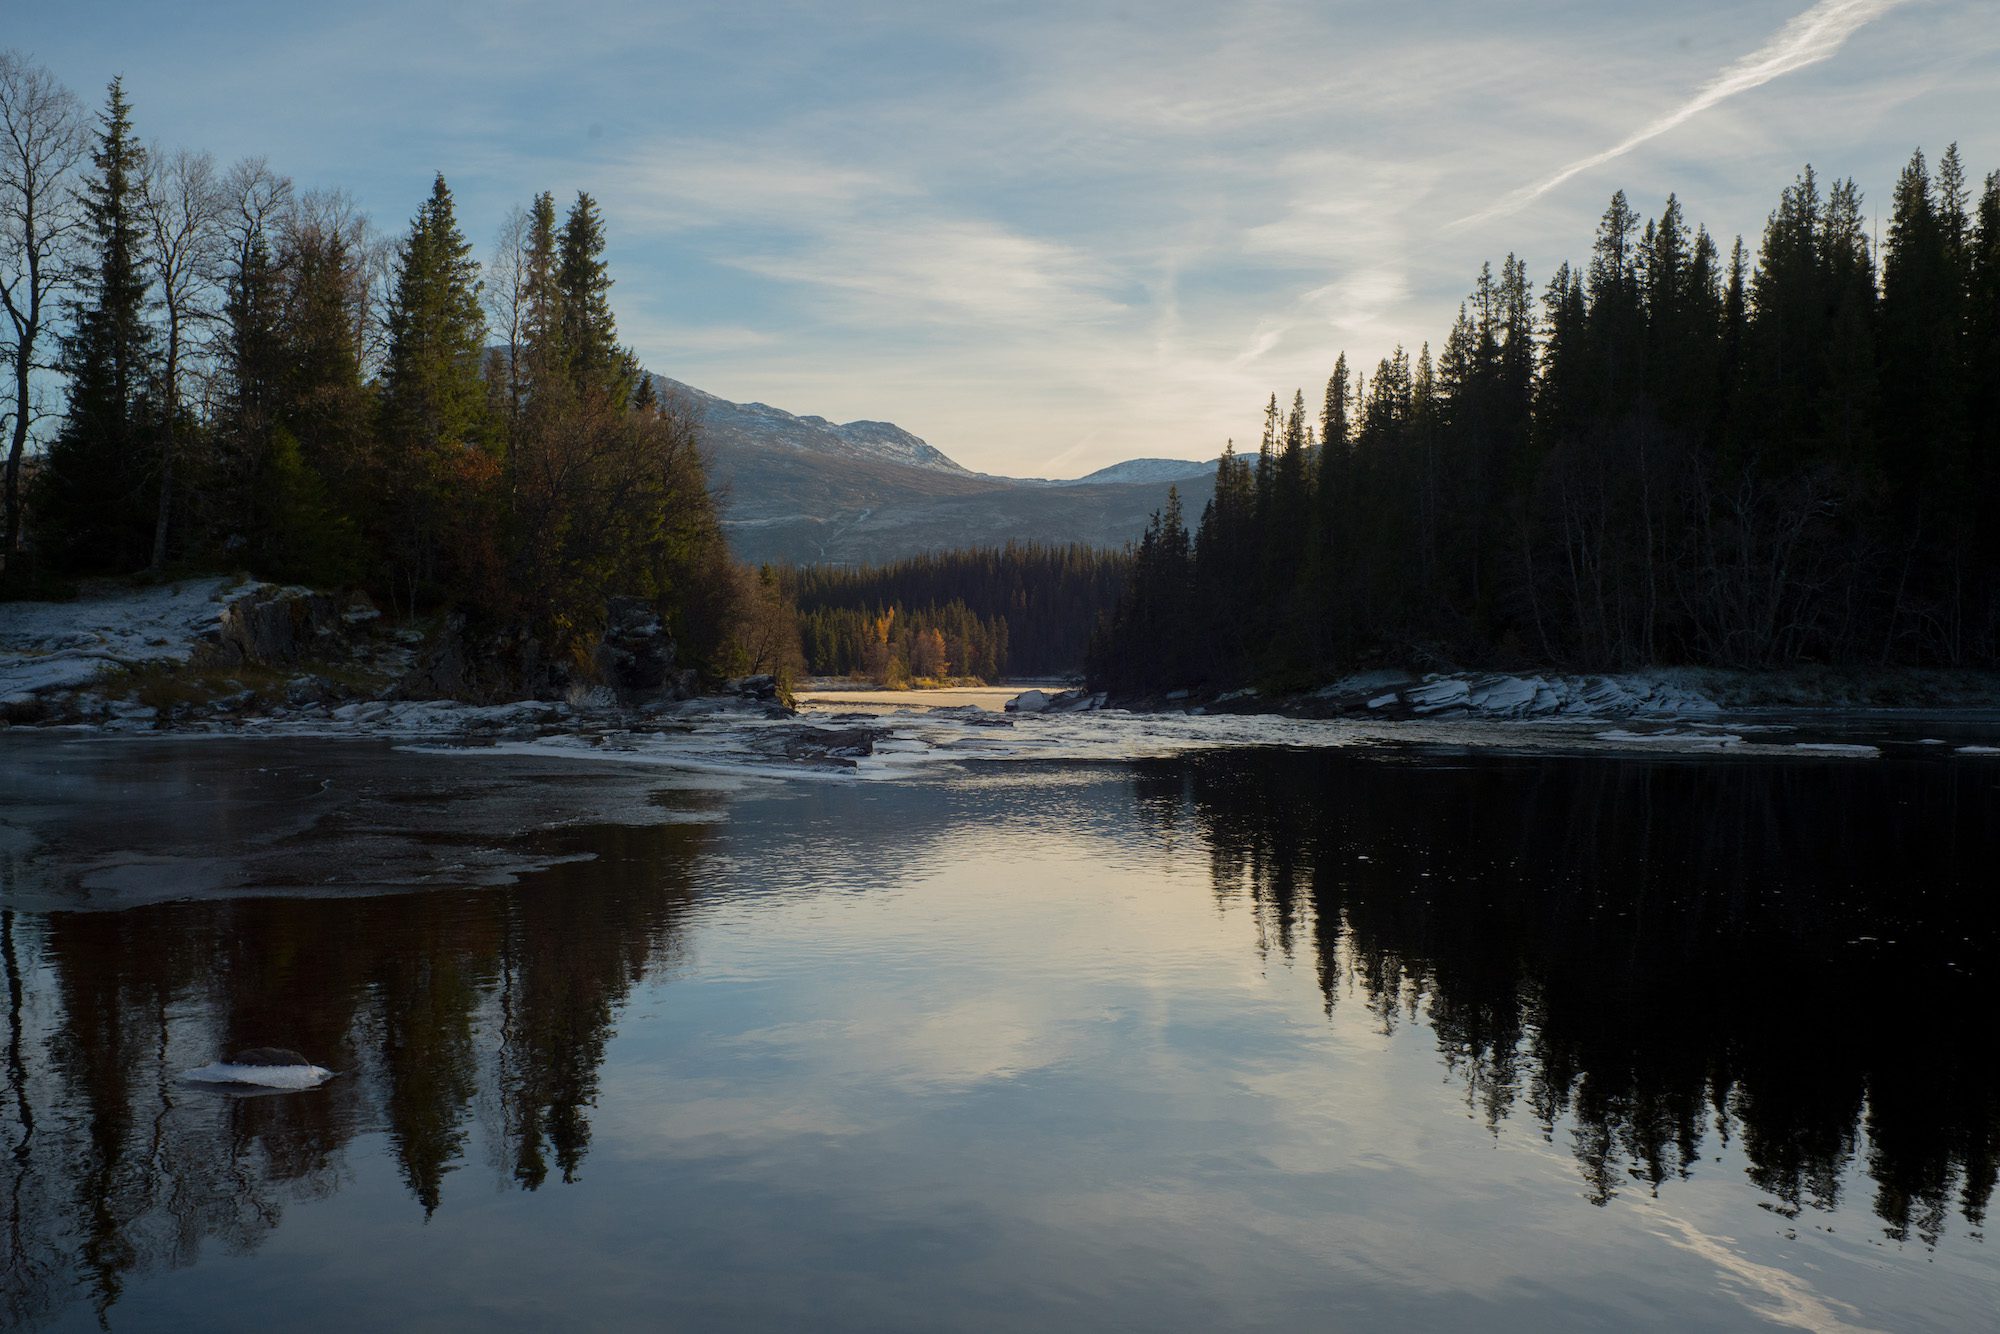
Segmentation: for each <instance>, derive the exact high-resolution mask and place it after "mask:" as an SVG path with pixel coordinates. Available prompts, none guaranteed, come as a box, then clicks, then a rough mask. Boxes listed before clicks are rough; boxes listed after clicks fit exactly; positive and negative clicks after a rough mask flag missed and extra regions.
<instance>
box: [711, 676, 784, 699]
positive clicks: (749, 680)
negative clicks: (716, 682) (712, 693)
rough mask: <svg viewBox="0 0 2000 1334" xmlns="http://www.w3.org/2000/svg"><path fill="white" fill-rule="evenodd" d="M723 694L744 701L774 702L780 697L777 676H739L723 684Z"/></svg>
mask: <svg viewBox="0 0 2000 1334" xmlns="http://www.w3.org/2000/svg"><path fill="white" fill-rule="evenodd" d="M722 693H723V694H725V695H736V696H738V697H739V698H742V699H759V700H774V699H776V698H777V697H778V678H777V677H775V676H738V677H734V678H732V679H730V680H728V681H724V682H723V683H722Z"/></svg>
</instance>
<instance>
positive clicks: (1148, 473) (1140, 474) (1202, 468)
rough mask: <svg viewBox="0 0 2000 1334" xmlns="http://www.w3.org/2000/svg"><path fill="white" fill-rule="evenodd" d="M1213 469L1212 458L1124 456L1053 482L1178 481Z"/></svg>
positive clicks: (1080, 484)
mask: <svg viewBox="0 0 2000 1334" xmlns="http://www.w3.org/2000/svg"><path fill="white" fill-rule="evenodd" d="M1214 471H1215V460H1214V459H1210V460H1208V462H1206V463H1201V462H1198V461H1196V460H1194V459H1126V460H1125V461H1124V462H1123V463H1114V464H1112V465H1111V466H1110V467H1108V468H1099V469H1098V470H1097V471H1096V472H1093V473H1088V474H1086V475H1085V476H1082V477H1078V478H1076V479H1075V480H1074V481H1068V482H1057V483H1056V485H1057V486H1105V485H1108V484H1111V483H1116V482H1178V481H1183V480H1185V479H1186V478H1189V477H1206V476H1209V475H1210V474H1211V473H1213V472H1214Z"/></svg>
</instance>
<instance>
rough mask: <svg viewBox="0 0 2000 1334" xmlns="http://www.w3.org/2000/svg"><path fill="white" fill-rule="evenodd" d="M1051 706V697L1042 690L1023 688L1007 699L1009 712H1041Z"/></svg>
mask: <svg viewBox="0 0 2000 1334" xmlns="http://www.w3.org/2000/svg"><path fill="white" fill-rule="evenodd" d="M1048 707H1049V697H1048V695H1047V694H1046V693H1044V692H1043V691H1040V690H1023V691H1022V692H1021V693H1020V694H1018V695H1016V696H1014V698H1012V699H1010V700H1008V701H1007V704H1006V709H1007V712H1009V713H1040V712H1042V711H1043V710H1044V709H1046V708H1048Z"/></svg>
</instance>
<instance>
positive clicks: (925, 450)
mask: <svg viewBox="0 0 2000 1334" xmlns="http://www.w3.org/2000/svg"><path fill="white" fill-rule="evenodd" d="M654 381H655V383H656V384H657V385H658V386H659V387H660V388H661V389H662V390H663V391H667V392H671V393H674V394H676V395H678V396H679V397H680V398H682V399H683V400H684V401H686V402H689V403H692V404H694V405H696V406H697V407H698V408H699V409H700V410H701V413H702V421H703V424H704V425H705V426H706V427H707V435H708V438H709V441H710V442H711V443H712V444H713V445H715V446H717V447H720V448H724V449H727V448H729V447H731V446H735V445H762V444H770V445H780V446H783V447H785V448H788V449H797V450H803V451H806V452H809V453H816V454H827V455H832V456H835V457H840V458H855V459H880V460H883V461H886V462H890V463H902V464H907V465H909V466H910V467H913V468H931V469H935V470H937V471H939V472H950V473H962V474H963V473H965V471H966V470H965V469H964V468H961V467H960V466H959V465H958V464H956V463H954V462H952V461H951V460H950V459H948V458H946V457H945V455H944V452H943V451H942V450H940V449H937V448H936V447H934V446H932V445H929V444H926V443H925V442H924V441H922V440H921V439H919V438H918V437H916V436H914V435H911V434H910V433H909V432H908V431H906V430H904V429H903V428H902V427H900V426H898V425H896V424H895V423H894V422H874V421H858V422H845V423H839V424H836V423H834V422H830V421H828V420H827V419H826V418H824V417H798V416H794V415H793V414H791V413H789V412H785V411H783V410H782V409H779V408H774V407H772V406H771V405H770V404H768V403H731V402H730V401H729V400H728V399H726V398H717V397H716V396H715V395H714V394H711V393H708V392H706V391H705V390H701V389H696V388H695V387H694V386H693V385H688V384H682V383H681V382H680V381H678V380H670V379H667V378H666V377H665V376H655V377H654ZM966 475H968V476H969V475H970V474H966Z"/></svg>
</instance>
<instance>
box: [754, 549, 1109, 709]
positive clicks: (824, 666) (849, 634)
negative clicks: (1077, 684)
mask: <svg viewBox="0 0 2000 1334" xmlns="http://www.w3.org/2000/svg"><path fill="white" fill-rule="evenodd" d="M1128 568H1129V558H1128V557H1127V556H1125V555H1124V554H1122V553H1118V552H1107V551H1100V550H1098V549H1097V548H1095V547H1087V546H1081V545H1070V546H1044V545H1041V544H1038V543H1028V544H1025V545H1023V544H1015V543H1009V544H1008V545H1007V546H1006V547H1004V548H1000V549H993V548H987V549H980V550H967V551H948V552H940V553H936V554H932V555H925V556H912V557H909V558H907V559H904V560H899V561H895V562H893V563H891V564H888V565H874V566H864V567H860V568H852V567H843V566H831V565H809V566H804V567H801V568H798V569H793V570H789V571H786V572H785V574H784V575H783V584H784V586H785V588H786V590H787V591H788V592H789V594H790V595H791V597H792V598H793V600H794V601H795V602H796V604H797V606H798V609H799V624H800V632H801V634H802V636H803V638H804V647H805V655H806V664H807V667H808V668H809V669H810V670H811V671H813V672H814V673H816V674H818V675H822V676H847V675H862V676H867V677H869V678H871V679H873V680H876V681H882V682H885V683H886V682H892V681H897V682H900V681H903V680H908V679H911V678H922V679H940V678H946V677H952V676H974V677H979V678H980V679H982V680H987V681H993V680H998V679H999V678H1001V677H1003V676H1053V675H1059V674H1062V673H1065V672H1073V671H1076V670H1077V669H1078V668H1080V667H1081V666H1082V665H1083V662H1084V658H1085V655H1086V653H1087V652H1088V649H1089V645H1090V637H1091V634H1092V632H1093V630H1094V629H1095V628H1096V627H1097V626H1098V625H1099V624H1100V622H1102V621H1103V619H1104V618H1105V617H1106V616H1108V615H1109V614H1110V611H1111V609H1112V608H1113V607H1114V606H1115V605H1116V604H1117V600H1118V595H1119V591H1120V589H1121V588H1122V587H1123V586H1124V584H1125V581H1126V573H1127V570H1128Z"/></svg>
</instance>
